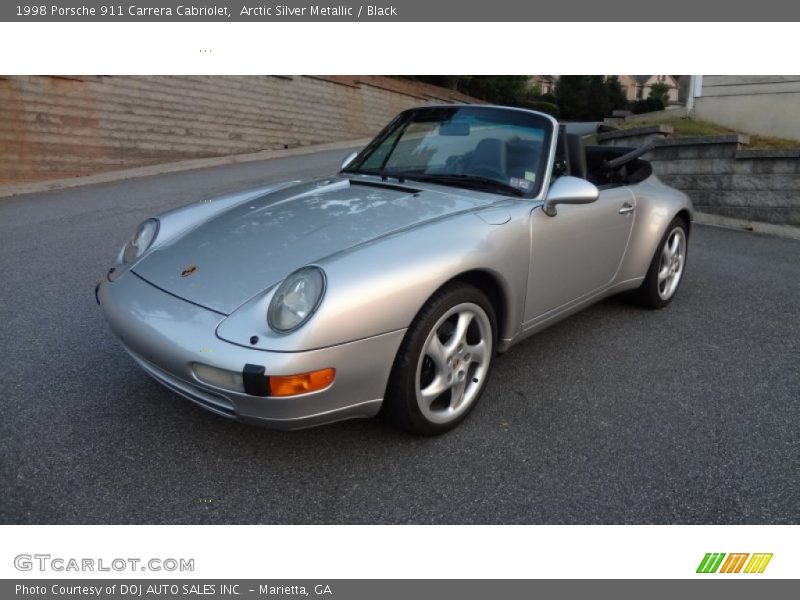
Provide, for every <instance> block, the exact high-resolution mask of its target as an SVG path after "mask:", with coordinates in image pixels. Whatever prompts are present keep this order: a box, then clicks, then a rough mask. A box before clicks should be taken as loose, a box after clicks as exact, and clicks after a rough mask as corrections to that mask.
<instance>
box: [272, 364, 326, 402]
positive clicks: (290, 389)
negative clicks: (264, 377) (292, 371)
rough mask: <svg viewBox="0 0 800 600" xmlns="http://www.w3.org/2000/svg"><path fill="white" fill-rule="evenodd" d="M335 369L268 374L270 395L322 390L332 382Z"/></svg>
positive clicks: (288, 394) (292, 394)
mask: <svg viewBox="0 0 800 600" xmlns="http://www.w3.org/2000/svg"><path fill="white" fill-rule="evenodd" d="M335 376H336V369H322V370H320V371H311V373H301V374H300V375H270V377H269V391H270V393H269V395H270V396H296V395H298V394H307V393H309V392H316V391H317V390H323V389H325V388H326V387H328V386H329V385H331V384H332V383H333V378H334V377H335Z"/></svg>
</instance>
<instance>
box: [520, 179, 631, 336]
mask: <svg viewBox="0 0 800 600" xmlns="http://www.w3.org/2000/svg"><path fill="white" fill-rule="evenodd" d="M557 209H558V213H557V214H556V216H554V217H549V216H547V215H546V214H545V213H544V211H543V210H542V208H541V207H539V208H536V209H534V210H533V211H532V212H531V262H530V273H529V276H528V294H527V299H526V303H525V322H526V323H528V324H530V323H531V322H532V321H534V320H537V319H539V318H540V317H542V318H546V317H547V316H548V314H549V313H556V312H558V311H559V309H566V308H569V306H570V305H572V304H574V303H576V302H578V301H580V300H581V299H583V298H585V297H588V296H591V295H593V294H594V293H596V292H598V291H600V290H602V289H603V288H605V287H607V286H608V285H609V284H610V283H611V281H612V280H613V279H614V276H615V275H616V273H617V271H618V269H619V265H620V263H621V261H622V257H623V255H624V253H625V248H626V247H627V244H628V239H629V237H630V233H631V229H632V225H633V221H634V219H635V218H636V217H635V215H636V198H635V196H634V195H633V193H632V192H631V191H630V190H629V189H628V188H627V187H625V186H615V187H609V188H605V189H601V190H600V197H599V198H598V199H597V200H596V201H594V202H592V203H590V204H579V205H578V204H576V205H568V204H559V205H558V207H557Z"/></svg>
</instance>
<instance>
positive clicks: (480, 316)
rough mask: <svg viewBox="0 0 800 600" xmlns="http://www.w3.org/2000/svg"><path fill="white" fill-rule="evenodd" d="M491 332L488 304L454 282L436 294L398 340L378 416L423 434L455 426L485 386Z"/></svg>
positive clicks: (474, 291) (493, 327) (478, 294)
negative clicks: (400, 342) (380, 412)
mask: <svg viewBox="0 0 800 600" xmlns="http://www.w3.org/2000/svg"><path fill="white" fill-rule="evenodd" d="M496 330H497V326H496V320H495V315H494V309H493V307H492V304H491V303H490V302H489V300H488V299H487V297H486V295H485V294H483V293H482V292H481V291H480V290H478V289H477V288H475V287H473V286H471V285H468V284H465V283H456V284H451V285H448V286H446V287H444V288H442V289H441V290H439V291H438V292H436V293H435V294H434V295H433V297H432V298H431V299H430V300H428V302H427V303H426V304H425V306H424V307H423V308H422V310H420V312H419V314H418V315H417V317H416V318H415V319H414V322H413V323H412V324H411V327H409V329H408V332H407V333H406V336H405V338H404V339H403V343H402V344H401V346H400V350H399V351H398V354H397V358H396V359H395V363H394V366H393V367H392V374H391V377H390V379H389V386H388V389H387V391H386V399H385V401H384V404H383V413H384V414H385V415H386V416H388V417H389V418H390V419H391V420H392V421H394V422H395V423H396V424H398V425H400V426H401V427H403V428H405V429H408V430H410V431H413V432H416V433H422V434H426V435H434V434H438V433H443V432H445V431H448V430H449V429H452V428H453V427H455V426H456V425H457V424H458V423H460V422H461V420H462V419H464V417H466V416H467V414H468V413H469V411H470V410H472V408H473V407H474V406H475V405H476V404H477V402H478V399H479V398H480V396H481V393H482V392H483V390H484V389H485V387H486V381H487V379H488V377H489V373H490V371H491V367H492V359H493V357H494V347H495V346H494V341H495V332H496Z"/></svg>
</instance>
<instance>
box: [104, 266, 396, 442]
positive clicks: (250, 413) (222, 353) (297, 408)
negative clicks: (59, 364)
mask: <svg viewBox="0 0 800 600" xmlns="http://www.w3.org/2000/svg"><path fill="white" fill-rule="evenodd" d="M96 297H97V300H98V302H99V304H100V307H101V309H102V312H103V315H104V316H105V318H106V321H107V322H108V324H109V326H110V328H111V330H112V331H113V332H114V334H115V335H116V336H117V338H118V339H119V340H120V341H121V342H122V345H123V346H124V347H125V349H126V350H127V351H128V352H129V353H130V354H131V356H133V358H134V359H135V360H136V362H137V363H139V365H140V366H141V367H142V368H143V369H144V370H145V371H146V372H147V373H148V374H150V375H151V376H152V377H153V378H155V379H156V380H157V381H159V382H160V383H162V384H164V385H165V386H166V387H168V388H170V389H171V390H173V391H174V392H176V393H178V394H180V395H182V396H184V397H186V398H188V399H190V400H192V401H193V402H195V403H196V404H198V405H200V406H202V407H203V408H205V409H207V410H210V411H212V412H214V413H216V414H219V415H222V416H225V417H228V418H233V419H237V420H241V421H246V422H251V423H257V424H262V425H268V426H271V427H276V428H280V429H300V428H304V427H312V426H315V425H321V424H324V423H332V422H334V421H340V420H343V419H351V418H358V417H371V416H374V415H375V414H377V412H378V410H379V409H380V405H381V402H382V401H383V395H384V393H385V391H386V384H387V381H388V379H389V372H390V370H391V368H392V363H393V362H394V358H395V354H396V353H397V349H398V348H399V346H400V342H401V341H402V339H403V335H404V334H405V330H400V331H394V332H390V333H385V334H382V335H377V336H374V337H370V338H366V339H363V340H358V341H355V342H348V343H345V344H339V345H337V346H330V347H328V348H320V349H317V350H308V351H304V352H269V351H264V350H255V349H252V348H246V347H243V346H239V345H236V344H231V343H229V342H226V341H223V340H221V339H219V338H218V337H217V336H216V330H217V326H218V325H219V323H220V322H221V321H222V320H223V319H224V318H225V317H224V316H223V315H221V314H219V313H216V312H213V311H210V310H207V309H205V308H202V307H200V306H197V305H195V304H192V303H190V302H187V301H185V300H181V299H180V298H177V297H175V296H172V295H170V294H168V293H166V292H164V291H162V290H160V289H158V288H156V287H155V286H153V285H151V284H149V283H147V282H146V281H144V280H143V279H141V278H140V277H138V276H137V275H136V274H134V273H132V272H126V273H124V274H122V275H120V276H119V277H118V278H117V279H116V280H115V281H114V282H110V281H107V280H104V281H103V282H101V283H100V285H99V287H98V289H97V290H96ZM194 363H202V364H206V365H210V366H212V367H217V368H219V369H225V370H228V371H234V372H238V373H241V372H242V370H243V369H244V366H245V365H246V364H251V365H262V366H264V368H265V371H266V374H267V375H292V374H296V373H305V372H310V371H315V370H318V369H325V368H329V367H333V368H335V369H336V378H335V380H334V382H333V384H332V385H331V386H330V387H328V388H326V389H324V390H320V391H317V392H311V393H308V394H302V395H297V396H289V397H271V396H252V395H249V394H246V393H242V392H236V391H231V390H226V389H222V388H218V387H215V386H212V385H210V384H208V383H206V382H203V381H200V380H199V379H198V378H197V377H196V376H195V374H194V371H193V370H192V365H193V364H194Z"/></svg>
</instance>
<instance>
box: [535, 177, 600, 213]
mask: <svg viewBox="0 0 800 600" xmlns="http://www.w3.org/2000/svg"><path fill="white" fill-rule="evenodd" d="M599 197H600V190H598V189H597V186H596V185H594V184H592V183H589V182H588V181H586V180H585V179H581V178H580V177H570V176H569V175H564V176H562V177H559V178H558V179H556V180H555V182H553V184H552V185H551V186H550V190H549V191H548V192H547V199H546V200H545V201H544V214H546V215H547V216H548V217H555V216H556V214H558V213H557V211H556V205H557V204H591V203H592V202H594V201H595V200H597V199H598V198H599Z"/></svg>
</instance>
